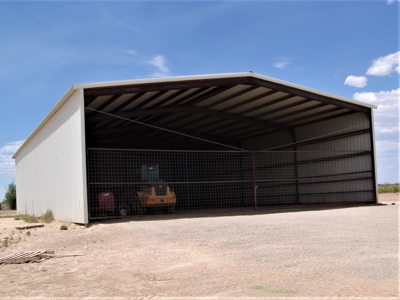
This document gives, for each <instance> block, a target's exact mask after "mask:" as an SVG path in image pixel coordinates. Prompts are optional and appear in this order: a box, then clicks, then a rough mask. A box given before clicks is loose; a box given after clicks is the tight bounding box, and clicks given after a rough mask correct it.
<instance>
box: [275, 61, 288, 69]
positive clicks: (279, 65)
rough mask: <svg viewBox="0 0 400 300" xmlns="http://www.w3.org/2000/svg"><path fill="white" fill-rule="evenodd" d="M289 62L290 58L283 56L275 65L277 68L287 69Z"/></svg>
mask: <svg viewBox="0 0 400 300" xmlns="http://www.w3.org/2000/svg"><path fill="white" fill-rule="evenodd" d="M289 63H290V60H289V59H288V58H281V59H279V60H278V61H276V62H275V63H274V67H275V68H277V69H281V70H285V69H286V67H287V66H288V65H289Z"/></svg>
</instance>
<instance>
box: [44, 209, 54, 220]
mask: <svg viewBox="0 0 400 300" xmlns="http://www.w3.org/2000/svg"><path fill="white" fill-rule="evenodd" d="M42 219H43V222H45V223H51V222H52V221H53V220H54V215H53V212H52V211H51V210H50V209H48V210H47V211H46V212H45V213H44V214H43V216H42Z"/></svg>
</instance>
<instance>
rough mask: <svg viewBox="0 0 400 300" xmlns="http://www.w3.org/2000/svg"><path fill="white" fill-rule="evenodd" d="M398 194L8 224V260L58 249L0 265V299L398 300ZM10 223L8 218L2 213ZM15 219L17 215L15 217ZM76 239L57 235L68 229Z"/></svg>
mask: <svg viewBox="0 0 400 300" xmlns="http://www.w3.org/2000/svg"><path fill="white" fill-rule="evenodd" d="M398 200H399V195H398V194H397V195H393V194H392V195H389V196H387V195H384V196H382V197H381V196H380V202H382V203H390V204H391V203H396V204H397V205H375V206H358V207H347V208H339V207H331V208H326V209H319V210H312V211H311V210H310V211H286V212H273V213H271V212H270V213H266V212H265V211H264V212H259V213H256V212H253V213H248V212H243V213H242V214H241V213H236V214H232V215H228V216H219V215H212V216H210V217H207V216H206V215H193V214H192V215H178V214H177V215H172V216H171V215H169V216H163V215H158V216H144V217H132V218H129V219H123V220H107V221H98V222H95V223H93V224H91V225H90V226H89V227H88V228H85V227H84V226H79V225H76V224H68V223H61V222H55V221H54V222H52V223H51V224H45V226H44V227H43V228H37V229H30V230H29V232H30V234H29V235H27V230H17V229H15V227H16V226H19V225H26V224H27V223H25V222H23V221H21V220H14V219H13V218H5V217H2V218H0V240H3V239H4V237H9V239H11V237H12V239H13V242H12V243H11V244H10V245H9V246H8V247H4V246H0V257H2V256H5V255H8V254H12V253H18V252H23V251H35V250H42V249H53V250H55V253H56V254H79V253H82V254H83V253H84V254H85V255H84V256H71V257H62V258H51V259H48V260H46V261H44V262H41V263H28V264H18V265H0V299H7V298H12V299H17V298H26V299H34V298H36V299H66V298H76V299H83V298H91V299H93V298H96V299H98V298H101V299H112V298H114V299H117V298H118V299H125V298H126V299H200V298H205V299H271V298H272V299H277V298H285V299H286V298H291V299H304V298H306V299H310V298H318V299H321V298H329V299H336V298H342V299H355V298H362V299H398V297H399V277H398V275H399V267H398V265H399V253H398V249H399V248H398V247H399V234H398V233H399V226H398V216H399V214H398V213H399V211H398V204H399V202H398ZM0 212H1V213H2V214H3V215H4V214H5V211H0ZM9 213H11V214H12V212H9ZM63 224H64V225H67V226H68V228H69V229H68V230H66V231H62V230H59V228H60V226H61V225H63Z"/></svg>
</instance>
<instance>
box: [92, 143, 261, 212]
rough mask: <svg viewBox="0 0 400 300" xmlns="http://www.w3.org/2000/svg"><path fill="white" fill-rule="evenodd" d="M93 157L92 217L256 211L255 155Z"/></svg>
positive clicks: (109, 152)
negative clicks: (253, 156) (204, 210)
mask: <svg viewBox="0 0 400 300" xmlns="http://www.w3.org/2000/svg"><path fill="white" fill-rule="evenodd" d="M87 157H88V186H89V211H90V218H97V217H101V218H103V217H107V216H110V217H113V216H118V215H121V216H125V215H131V214H133V215H134V214H144V213H146V214H147V213H172V212H174V211H175V210H176V211H181V212H185V211H196V210H201V209H224V210H226V209H231V208H238V207H241V208H253V207H254V199H253V178H252V169H251V165H252V163H251V159H252V156H251V153H250V152H239V151H238V152H230V151H229V152H225V151H224V152H221V151H220V152H217V151H213V152H212V151H155V150H124V149H121V150H117V149H88V154H87ZM106 203H107V204H106ZM110 203H112V204H110ZM106 207H107V209H105V208H106Z"/></svg>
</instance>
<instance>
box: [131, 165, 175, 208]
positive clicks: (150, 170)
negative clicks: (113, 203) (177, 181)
mask: <svg viewBox="0 0 400 300" xmlns="http://www.w3.org/2000/svg"><path fill="white" fill-rule="evenodd" d="M139 173H140V174H139V175H140V181H142V182H143V184H141V185H140V188H139V189H138V190H137V191H135V192H134V195H133V207H132V209H133V211H134V212H136V214H144V213H145V212H146V211H147V210H156V211H160V210H162V211H164V212H166V213H173V212H175V205H176V195H175V192H174V191H173V190H172V189H170V187H169V185H168V184H167V183H166V182H164V181H162V180H160V171H159V168H158V166H142V167H141V169H140V172H139Z"/></svg>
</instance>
